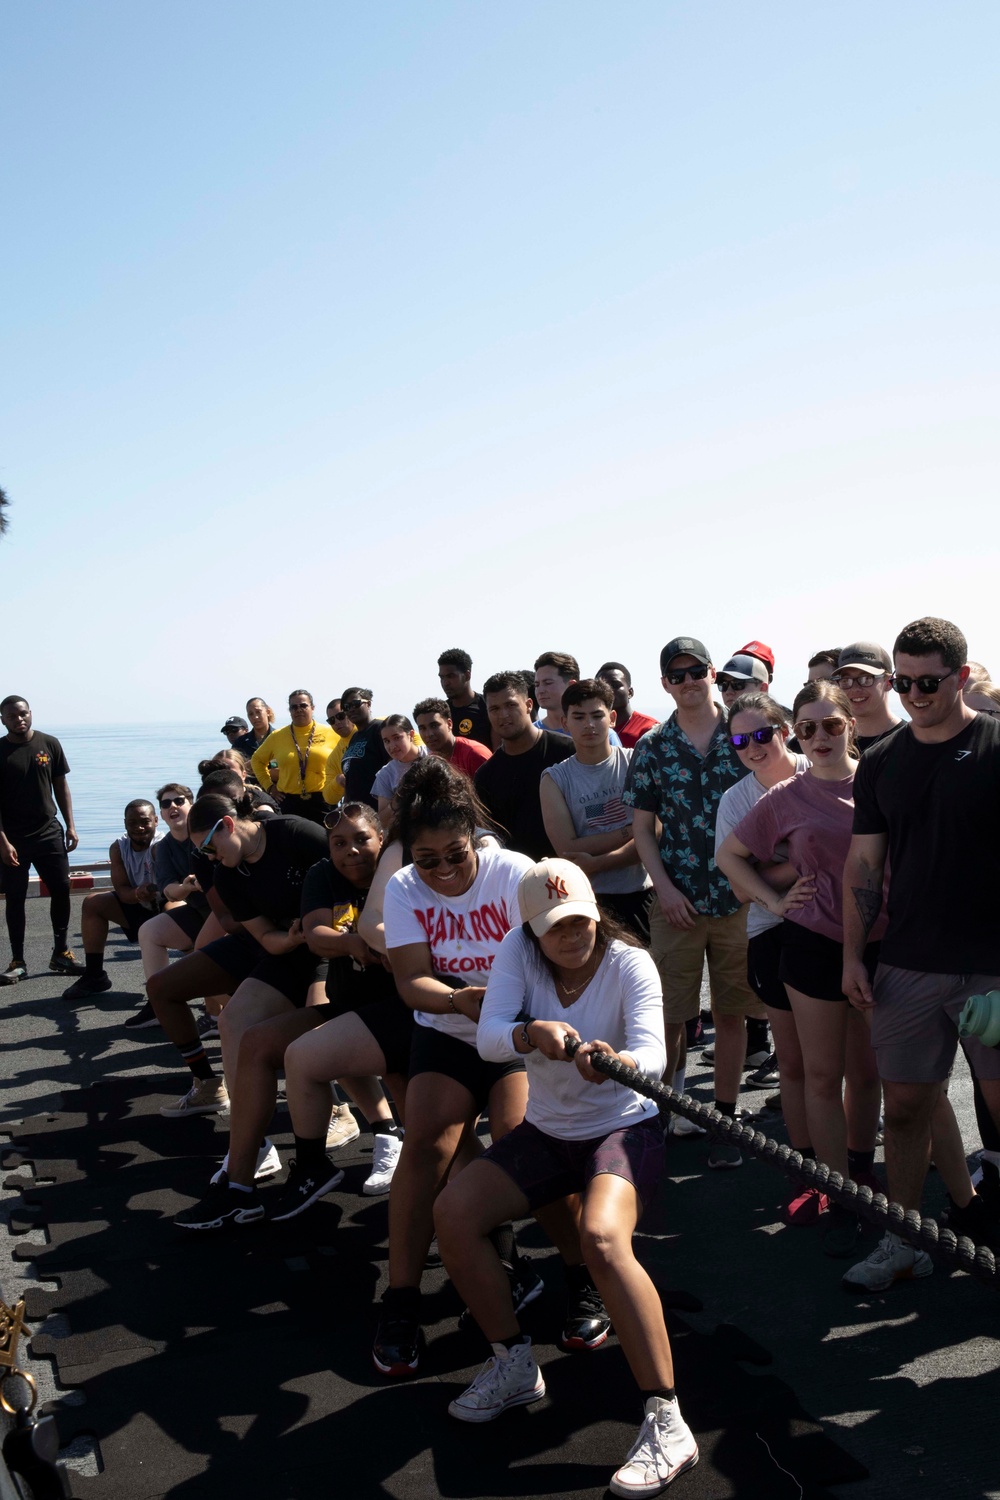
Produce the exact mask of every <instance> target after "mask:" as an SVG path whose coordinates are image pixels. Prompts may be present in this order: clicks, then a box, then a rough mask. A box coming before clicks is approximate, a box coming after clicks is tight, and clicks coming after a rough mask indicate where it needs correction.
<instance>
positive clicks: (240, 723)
mask: <svg viewBox="0 0 1000 1500" xmlns="http://www.w3.org/2000/svg"><path fill="white" fill-rule="evenodd" d="M249 728H250V725H249V724H248V723H247V721H246V719H238V718H237V717H236V715H235V714H233V716H232V718H230V719H227V720H226V722H225V723H224V724H223V726H222V728H221V729H220V730H219V733H220V734H225V732H226V730H227V729H238V730H239V732H240V734H246V732H247V730H248V729H249Z"/></svg>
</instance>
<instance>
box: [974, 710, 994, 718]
mask: <svg viewBox="0 0 1000 1500" xmlns="http://www.w3.org/2000/svg"><path fill="white" fill-rule="evenodd" d="M976 713H977V714H988V715H989V717H990V718H991V719H1000V708H977V709H976Z"/></svg>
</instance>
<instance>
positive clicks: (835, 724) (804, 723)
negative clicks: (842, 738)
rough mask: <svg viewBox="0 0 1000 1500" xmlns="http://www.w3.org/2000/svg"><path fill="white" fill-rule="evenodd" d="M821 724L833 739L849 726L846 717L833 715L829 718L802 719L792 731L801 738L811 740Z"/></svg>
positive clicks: (794, 725) (793, 726)
mask: <svg viewBox="0 0 1000 1500" xmlns="http://www.w3.org/2000/svg"><path fill="white" fill-rule="evenodd" d="M821 724H822V726H823V728H824V729H825V730H826V733H827V734H828V735H829V736H830V737H831V739H835V738H836V737H837V736H838V735H841V734H843V732H844V730H845V729H846V728H847V720H846V719H841V718H839V717H838V716H836V715H831V716H830V718H828V719H802V720H801V721H800V722H799V723H798V724H793V725H792V731H793V733H794V734H795V735H796V736H797V738H798V739H800V740H811V739H812V737H813V735H814V734H815V733H816V730H817V729H818V728H819V726H820V725H821Z"/></svg>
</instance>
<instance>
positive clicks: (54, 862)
mask: <svg viewBox="0 0 1000 1500" xmlns="http://www.w3.org/2000/svg"><path fill="white" fill-rule="evenodd" d="M9 837H10V841H11V843H12V844H13V845H14V848H15V850H16V851H17V857H18V859H19V860H20V864H18V865H15V866H12V865H4V864H0V891H3V893H4V895H5V896H7V897H9V898H11V899H12V900H14V901H15V902H16V901H23V900H24V899H25V897H26V896H27V894H28V881H29V879H30V877H31V867H32V866H34V868H35V869H36V870H37V872H38V874H39V876H40V878H41V879H42V880H43V881H44V882H45V884H46V885H47V886H48V888H49V892H50V893H51V892H53V891H58V890H60V889H62V890H63V891H68V890H69V855H68V854H67V853H66V836H65V834H64V833H63V827H62V824H61V823H60V822H59V821H58V819H55V818H53V820H52V822H51V823H50V824H49V826H48V827H47V828H43V829H42V831H41V833H38V834H35V835H33V836H32V837H31V838H26V837H24V836H22V835H21V834H17V835H14V836H9Z"/></svg>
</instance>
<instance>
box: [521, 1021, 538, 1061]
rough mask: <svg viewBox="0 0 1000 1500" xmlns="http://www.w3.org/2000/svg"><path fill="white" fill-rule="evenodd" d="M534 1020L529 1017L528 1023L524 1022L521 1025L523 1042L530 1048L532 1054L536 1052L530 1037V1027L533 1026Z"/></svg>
mask: <svg viewBox="0 0 1000 1500" xmlns="http://www.w3.org/2000/svg"><path fill="white" fill-rule="evenodd" d="M534 1019H535V1018H534V1016H529V1017H528V1019H527V1020H526V1021H523V1022H522V1023H521V1041H522V1042H523V1043H524V1045H525V1046H526V1047H530V1048H531V1050H532V1052H534V1051H535V1044H534V1042H533V1041H532V1040H531V1037H530V1036H529V1035H528V1027H529V1026H530V1025H531V1024H532V1022H533V1021H534Z"/></svg>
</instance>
